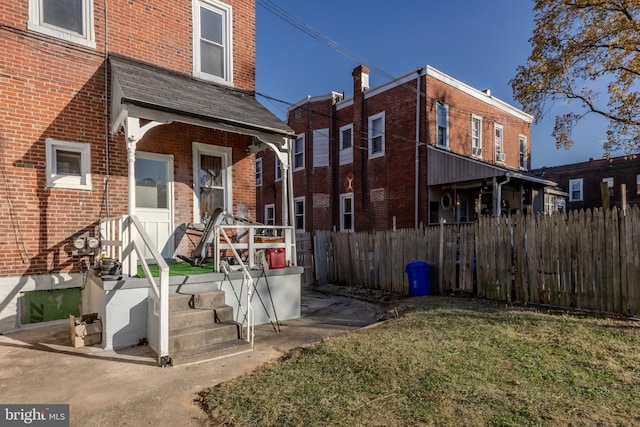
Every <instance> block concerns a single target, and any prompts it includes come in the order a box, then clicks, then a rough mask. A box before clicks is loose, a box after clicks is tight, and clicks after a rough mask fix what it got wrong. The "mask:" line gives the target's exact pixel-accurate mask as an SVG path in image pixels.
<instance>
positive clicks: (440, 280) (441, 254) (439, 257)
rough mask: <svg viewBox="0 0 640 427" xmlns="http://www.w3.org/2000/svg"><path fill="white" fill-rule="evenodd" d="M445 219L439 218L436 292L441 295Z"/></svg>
mask: <svg viewBox="0 0 640 427" xmlns="http://www.w3.org/2000/svg"><path fill="white" fill-rule="evenodd" d="M446 222H447V220H446V219H444V218H440V247H439V248H438V291H439V293H440V294H442V291H443V289H442V282H443V281H444V269H443V266H444V224H445V223H446Z"/></svg>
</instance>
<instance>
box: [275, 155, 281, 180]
mask: <svg viewBox="0 0 640 427" xmlns="http://www.w3.org/2000/svg"><path fill="white" fill-rule="evenodd" d="M275 158H276V161H275V163H276V181H282V163H280V159H279V158H278V156H275Z"/></svg>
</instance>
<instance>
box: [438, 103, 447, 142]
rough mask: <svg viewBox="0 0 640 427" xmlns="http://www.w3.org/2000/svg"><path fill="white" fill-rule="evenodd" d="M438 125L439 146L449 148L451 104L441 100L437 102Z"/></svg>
mask: <svg viewBox="0 0 640 427" xmlns="http://www.w3.org/2000/svg"><path fill="white" fill-rule="evenodd" d="M436 126H437V129H438V132H437V138H438V139H437V140H436V144H437V145H438V147H444V148H449V106H448V105H447V104H445V103H444V102H440V101H437V102H436Z"/></svg>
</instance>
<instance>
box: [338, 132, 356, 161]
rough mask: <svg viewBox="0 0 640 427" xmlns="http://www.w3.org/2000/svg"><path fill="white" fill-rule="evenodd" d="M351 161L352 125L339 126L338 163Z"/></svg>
mask: <svg viewBox="0 0 640 427" xmlns="http://www.w3.org/2000/svg"><path fill="white" fill-rule="evenodd" d="M349 163H353V125H347V126H342V127H341V128H340V164H341V165H346V164H349Z"/></svg>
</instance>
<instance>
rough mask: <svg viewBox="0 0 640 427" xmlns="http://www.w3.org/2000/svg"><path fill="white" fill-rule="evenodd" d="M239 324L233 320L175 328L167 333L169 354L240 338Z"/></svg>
mask: <svg viewBox="0 0 640 427" xmlns="http://www.w3.org/2000/svg"><path fill="white" fill-rule="evenodd" d="M240 337H241V333H240V325H239V324H237V323H235V322H228V323H214V324H212V325H206V326H194V327H190V328H184V329H177V330H175V331H171V332H170V334H169V354H173V353H176V352H179V351H185V350H192V349H196V348H200V347H205V346H209V345H213V344H221V343H224V342H233V341H235V340H237V339H240Z"/></svg>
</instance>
